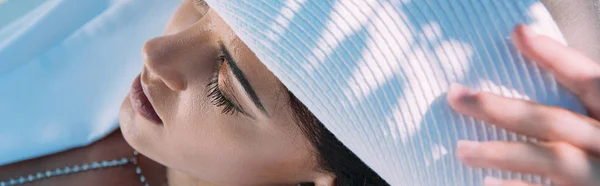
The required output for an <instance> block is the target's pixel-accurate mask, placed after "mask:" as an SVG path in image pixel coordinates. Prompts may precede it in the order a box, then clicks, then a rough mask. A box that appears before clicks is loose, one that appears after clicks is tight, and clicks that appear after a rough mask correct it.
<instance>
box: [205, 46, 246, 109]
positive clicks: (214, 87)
mask: <svg viewBox="0 0 600 186" xmlns="http://www.w3.org/2000/svg"><path fill="white" fill-rule="evenodd" d="M219 59H220V62H219V63H218V64H217V66H216V67H215V71H214V72H213V76H212V78H211V79H210V82H209V83H208V85H206V86H207V87H208V97H209V98H210V99H211V101H210V102H211V103H212V104H213V105H215V106H217V107H223V111H221V113H223V114H235V113H236V112H239V111H240V109H239V108H238V107H237V106H235V104H233V102H231V101H230V100H229V99H227V98H226V97H225V96H224V95H223V92H221V90H220V89H219V70H220V69H221V66H222V65H223V63H224V62H225V61H226V59H225V57H224V56H220V57H219Z"/></svg>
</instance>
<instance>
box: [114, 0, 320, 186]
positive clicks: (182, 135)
mask: <svg viewBox="0 0 600 186" xmlns="http://www.w3.org/2000/svg"><path fill="white" fill-rule="evenodd" d="M143 57H144V68H143V69H142V72H141V74H140V77H139V80H136V81H134V83H133V84H134V85H133V86H132V92H131V93H130V94H129V96H128V97H127V98H125V101H124V102H123V105H122V107H121V112H120V122H121V129H122V131H123V134H124V136H125V139H126V140H127V142H128V143H129V144H130V145H131V146H132V147H133V148H135V149H136V150H138V151H139V152H140V153H142V154H144V155H146V156H148V157H150V158H152V159H154V160H156V161H158V162H160V163H162V164H164V165H166V166H168V167H170V168H173V169H176V170H179V171H182V172H186V173H189V174H190V175H192V176H195V177H197V178H198V179H202V180H206V181H209V182H214V183H220V184H228V185H253V184H282V183H298V182H303V181H314V179H316V178H315V177H316V175H317V174H318V173H317V172H319V171H318V170H317V169H316V167H317V166H316V161H315V160H316V157H314V155H313V153H312V152H314V149H313V148H312V147H311V145H310V143H309V141H308V140H307V139H306V137H305V136H304V135H303V134H302V133H301V131H300V128H299V127H298V126H297V124H296V122H295V121H294V119H293V118H294V117H293V115H292V114H293V113H292V111H291V108H290V107H289V105H288V96H287V93H286V91H287V90H286V89H285V88H284V87H283V85H282V84H281V83H280V82H279V81H278V80H277V78H276V77H275V76H274V75H273V74H272V73H271V72H270V71H268V70H267V69H266V67H265V66H263V64H262V63H261V62H260V61H259V60H258V59H257V57H256V56H255V55H254V54H253V53H252V52H251V51H250V50H249V49H248V48H247V46H245V45H244V43H243V42H242V41H241V40H240V39H239V38H238V37H237V36H236V34H235V33H234V32H233V31H232V30H231V29H230V28H229V26H228V25H227V24H226V23H225V22H224V21H223V20H222V19H221V18H220V17H219V16H218V15H217V14H216V13H215V12H214V11H213V10H211V9H210V8H209V7H208V6H207V5H205V4H204V3H203V2H201V1H197V0H184V2H183V3H182V4H181V5H180V7H179V8H178V9H177V12H176V13H175V14H174V16H173V18H172V20H171V21H170V23H169V24H168V25H167V28H166V30H165V34H164V36H162V37H157V38H154V39H152V40H149V41H148V42H147V43H146V44H145V46H144V48H143ZM140 85H141V86H140ZM223 111H225V112H226V113H223Z"/></svg>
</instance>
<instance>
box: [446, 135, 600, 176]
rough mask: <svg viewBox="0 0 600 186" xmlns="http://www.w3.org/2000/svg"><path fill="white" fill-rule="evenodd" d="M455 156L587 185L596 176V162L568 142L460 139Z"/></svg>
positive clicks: (479, 164)
mask: <svg viewBox="0 0 600 186" xmlns="http://www.w3.org/2000/svg"><path fill="white" fill-rule="evenodd" d="M457 156H458V158H459V159H460V160H461V161H462V162H463V163H465V164H466V165H468V166H471V167H477V168H494V169H502V170H506V171H515V172H522V173H531V174H538V175H544V176H548V177H550V178H551V179H552V180H556V181H560V182H561V183H570V184H575V183H576V184H575V185H586V184H584V183H596V182H597V181H598V180H597V179H598V178H597V177H598V170H597V169H598V166H600V164H598V162H597V161H596V160H595V159H593V158H592V157H590V156H589V155H588V154H587V153H586V152H585V151H583V150H581V149H579V148H577V147H575V146H572V145H570V144H567V143H547V144H540V143H520V142H473V141H459V143H458V147H457Z"/></svg>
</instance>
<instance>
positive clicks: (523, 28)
mask: <svg viewBox="0 0 600 186" xmlns="http://www.w3.org/2000/svg"><path fill="white" fill-rule="evenodd" d="M519 26H520V27H521V31H522V32H523V36H525V37H529V38H534V37H537V36H538V33H537V32H535V30H533V29H531V28H529V27H528V26H525V25H519Z"/></svg>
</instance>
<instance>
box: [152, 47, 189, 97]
mask: <svg viewBox="0 0 600 186" xmlns="http://www.w3.org/2000/svg"><path fill="white" fill-rule="evenodd" d="M182 48H183V46H181V43H178V42H177V41H176V38H174V36H173V35H168V36H161V37H157V38H153V39H151V40H148V41H147V42H146V43H145V44H144V47H143V48H142V56H143V59H144V66H145V68H146V69H147V72H149V73H150V75H149V76H150V77H154V78H153V80H160V81H162V82H163V83H164V84H165V85H167V87H169V88H170V89H171V90H174V91H181V90H183V89H184V87H185V79H184V77H183V74H181V73H180V71H179V70H178V69H179V67H178V62H177V60H178V59H177V56H178V55H177V53H179V50H181V49H182Z"/></svg>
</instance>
